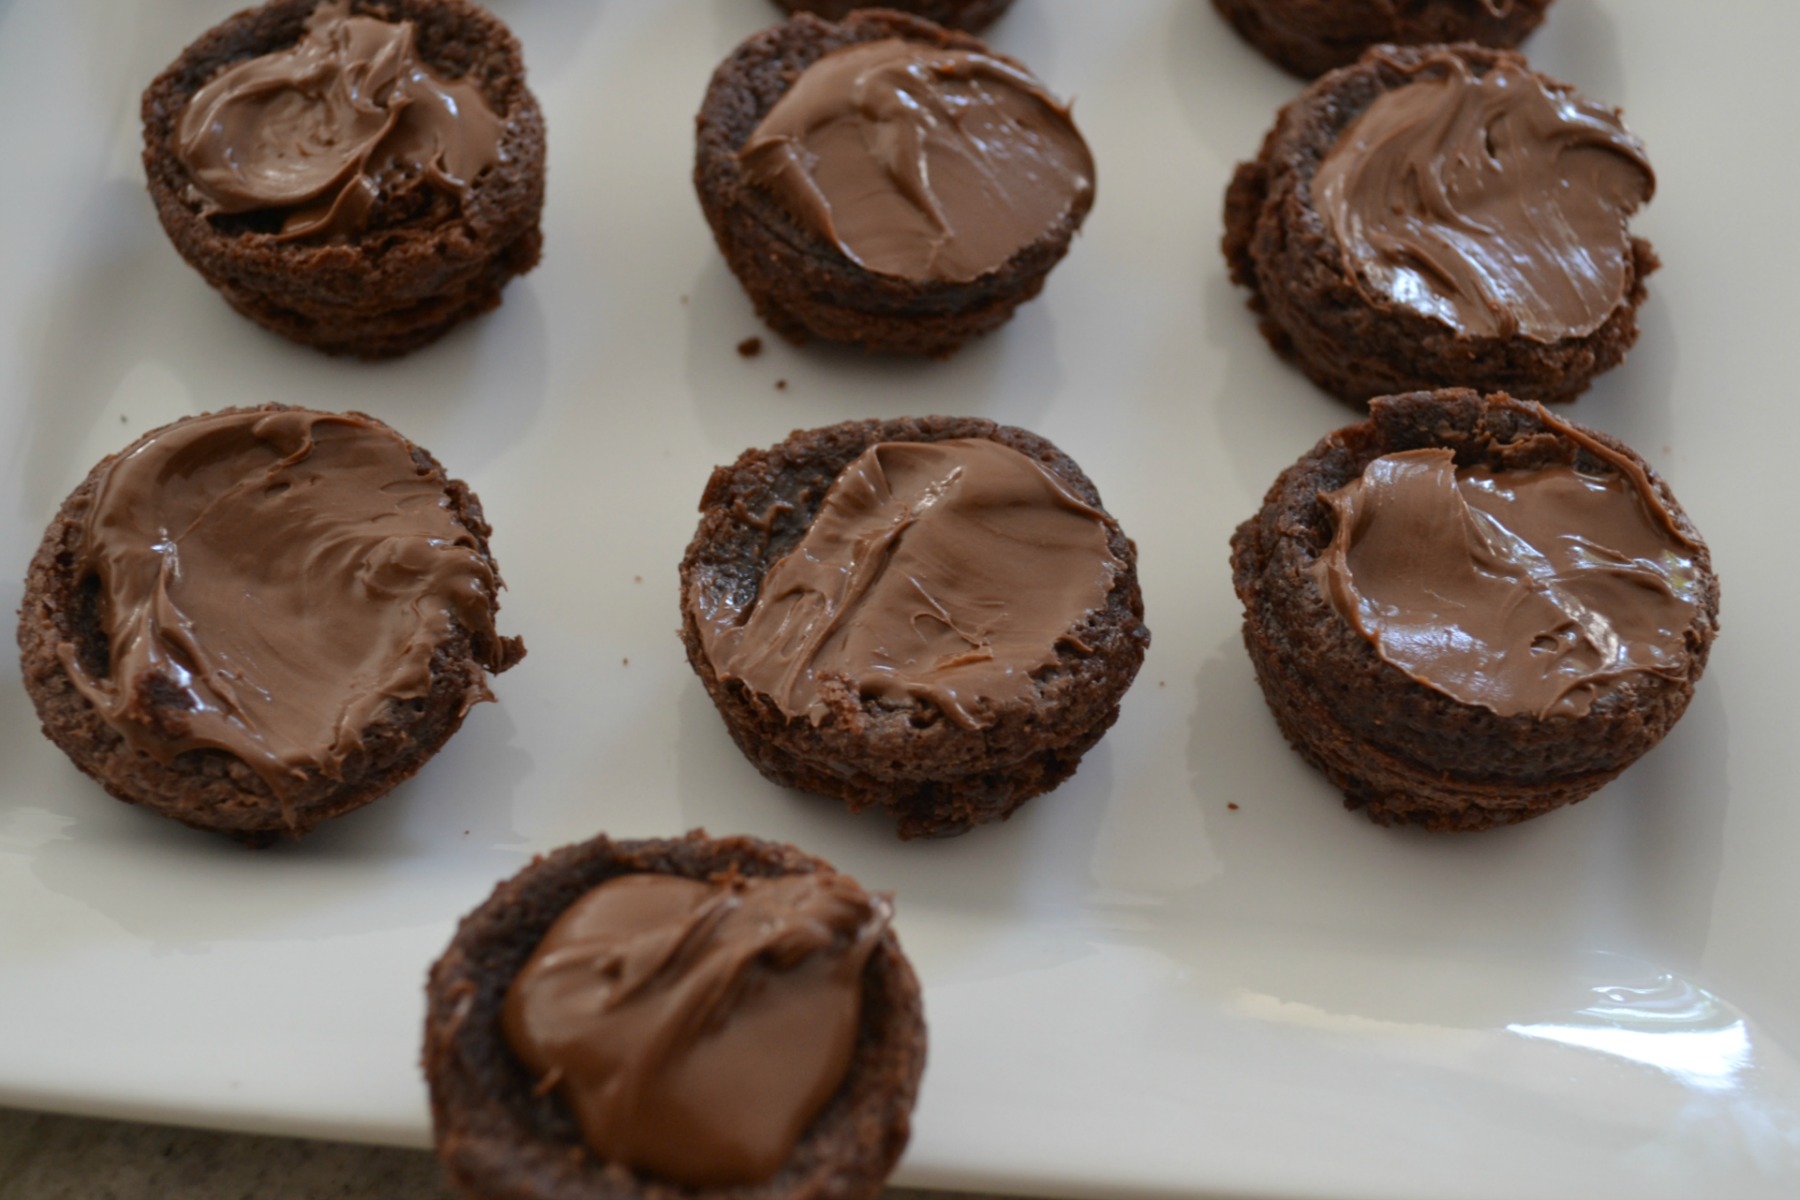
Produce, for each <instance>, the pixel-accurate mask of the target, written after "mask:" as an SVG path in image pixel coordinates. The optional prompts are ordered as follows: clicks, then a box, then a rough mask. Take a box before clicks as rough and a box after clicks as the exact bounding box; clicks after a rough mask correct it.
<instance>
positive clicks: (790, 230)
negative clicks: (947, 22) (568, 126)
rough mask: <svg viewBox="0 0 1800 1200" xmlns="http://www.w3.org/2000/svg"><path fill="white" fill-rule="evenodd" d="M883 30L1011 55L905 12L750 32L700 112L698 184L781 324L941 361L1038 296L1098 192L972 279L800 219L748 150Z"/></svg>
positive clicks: (719, 237)
mask: <svg viewBox="0 0 1800 1200" xmlns="http://www.w3.org/2000/svg"><path fill="white" fill-rule="evenodd" d="M883 38H901V39H903V40H906V41H909V42H918V43H921V44H924V45H927V46H934V47H942V48H945V49H952V50H965V51H972V52H976V53H981V54H987V55H991V56H993V57H995V58H998V59H1001V60H1002V61H1004V62H1013V60H1011V59H1008V58H1006V56H1005V55H1001V54H996V53H995V52H994V51H993V50H991V49H989V48H988V47H987V45H986V44H985V43H983V42H981V41H980V40H978V39H976V38H974V37H971V36H969V35H968V34H964V33H958V32H955V31H953V30H947V29H944V28H942V27H941V26H938V25H935V24H932V23H931V22H929V21H924V20H920V19H918V18H915V17H909V16H907V15H906V14H904V13H898V12H889V11H887V10H883V9H876V10H859V11H856V12H853V13H851V14H850V15H849V16H848V17H846V18H845V19H844V20H843V21H841V22H837V23H832V22H827V21H822V20H820V19H818V18H817V17H814V16H812V15H811V14H809V13H800V14H798V15H796V16H795V17H793V18H792V19H791V20H789V21H787V22H785V23H783V24H781V25H777V26H774V27H773V28H770V29H767V30H764V31H763V32H761V33H758V34H755V35H753V36H752V37H750V38H748V39H746V40H745V41H744V42H743V43H742V44H741V45H739V46H738V48H737V49H736V50H735V51H733V52H732V54H731V56H730V57H728V58H727V59H726V60H725V61H724V62H723V63H721V64H720V65H719V67H718V69H717V70H716V71H715V72H714V73H713V77H712V81H711V83H710V84H709V85H708V86H707V90H706V98H705V100H704V101H703V102H702V105H701V108H700V114H699V116H698V118H697V119H696V125H697V130H696V143H695V155H694V188H695V191H696V192H697V193H698V195H699V199H700V208H701V210H702V212H704V214H705V216H706V221H707V224H708V225H709V226H711V228H712V231H713V237H714V239H715V240H716V241H717V242H718V246H719V250H720V252H721V253H723V254H724V256H725V261H726V263H727V265H728V266H729V267H730V268H731V272H732V274H734V275H736V276H737V278H738V280H739V282H741V283H742V284H743V286H744V290H745V291H746V292H747V293H748V294H749V296H750V299H751V300H752V302H753V303H754V304H755V305H756V311H757V315H758V316H760V317H761V318H762V319H763V320H764V321H765V322H767V323H768V325H769V327H770V328H772V329H774V330H775V331H776V332H777V333H779V334H781V335H782V336H783V337H785V338H788V339H789V340H790V341H794V342H800V343H803V342H806V341H809V340H811V339H813V338H820V339H822V340H825V341H830V342H842V343H846V344H848V345H853V346H860V347H862V348H863V349H865V350H873V351H881V352H888V353H896V354H909V355H920V356H925V357H935V358H942V357H945V356H947V355H949V354H951V353H953V352H954V351H955V350H956V349H957V348H958V347H960V346H961V345H962V344H963V343H964V342H966V341H968V340H969V339H970V338H973V337H977V336H979V335H981V334H983V333H987V332H989V331H990V330H993V329H996V328H998V327H999V326H1000V325H1002V324H1004V323H1005V322H1006V321H1007V320H1008V319H1010V318H1011V316H1012V314H1013V310H1014V309H1015V308H1017V307H1018V306H1019V305H1020V304H1022V303H1024V302H1025V301H1027V300H1029V299H1031V298H1032V297H1033V296H1035V295H1037V293H1038V292H1039V291H1040V290H1041V289H1042V288H1043V286H1044V279H1045V277H1046V276H1047V275H1048V274H1049V272H1050V268H1051V267H1053V266H1055V265H1056V263H1057V262H1058V261H1059V260H1060V259H1061V258H1062V257H1063V255H1064V254H1066V253H1067V252H1068V249H1069V243H1070V241H1071V240H1072V239H1073V238H1074V236H1075V231H1076V230H1077V229H1078V228H1079V227H1080V225H1081V222H1082V220H1083V219H1084V218H1085V217H1086V216H1087V212H1088V209H1089V207H1091V204H1092V193H1089V195H1088V196H1087V197H1085V198H1084V200H1083V201H1082V202H1081V203H1079V204H1077V205H1076V206H1075V207H1074V208H1073V209H1072V210H1071V211H1070V212H1069V213H1068V214H1067V215H1066V216H1065V217H1064V218H1063V220H1062V221H1061V222H1060V223H1058V225H1057V226H1056V227H1055V228H1054V229H1052V230H1050V231H1049V232H1047V233H1046V234H1044V236H1042V237H1040V238H1039V239H1038V240H1037V241H1035V242H1033V243H1032V244H1031V245H1029V246H1027V247H1025V248H1024V249H1022V250H1020V251H1019V252H1018V253H1017V254H1015V255H1013V257H1012V258H1011V259H1009V260H1008V261H1007V262H1006V263H1005V265H1003V266H1002V267H1000V268H999V269H997V270H994V271H990V272H988V273H987V274H986V275H983V276H981V277H980V278H978V279H974V280H971V281H969V282H967V283H953V282H945V281H931V280H927V281H913V280H906V279H898V278H894V277H891V276H886V275H878V274H875V273H873V272H871V271H867V270H864V269H863V268H862V267H860V266H858V265H857V264H856V263H854V262H852V261H850V259H849V258H847V257H845V255H844V254H843V252H842V251H840V250H839V249H838V248H837V247H836V246H835V245H832V244H831V243H830V242H827V241H826V240H825V239H823V238H821V237H819V236H818V235H816V234H814V233H812V232H810V231H809V230H807V229H805V228H802V227H801V225H800V224H799V223H798V222H796V221H795V220H794V218H793V217H792V216H790V215H789V214H788V212H787V210H786V209H784V208H783V207H782V206H781V205H780V203H779V202H778V201H777V200H776V199H775V198H774V197H773V196H772V195H770V194H769V193H768V192H766V191H765V190H763V189H761V188H758V187H756V186H754V185H752V184H751V183H750V182H749V181H748V180H747V179H746V178H745V176H744V173H743V170H742V168H741V167H740V166H739V164H738V158H737V154H738V151H739V149H741V148H742V147H743V145H744V143H745V142H746V141H748V140H749V138H750V135H751V134H752V133H753V132H755V130H756V127H757V125H758V124H760V123H761V121H762V119H763V117H764V116H766V115H767V114H768V112H769V110H770V109H771V108H773V107H774V106H775V102H776V101H777V100H779V99H780V98H781V97H782V95H783V94H784V93H786V91H787V90H788V88H789V87H791V86H792V85H793V82H794V80H795V79H797V78H798V77H799V75H800V73H801V72H802V71H804V70H805V69H806V68H807V67H809V66H811V65H812V64H813V63H815V62H817V61H818V60H819V59H820V58H822V57H824V56H825V55H826V54H828V53H830V52H831V51H833V50H837V49H841V48H842V47H845V46H852V45H857V44H859V43H862V42H873V41H879V40H881V39H883ZM1013 65H1014V66H1017V67H1019V69H1020V70H1024V69H1025V68H1024V67H1023V66H1022V65H1021V64H1018V63H1013Z"/></svg>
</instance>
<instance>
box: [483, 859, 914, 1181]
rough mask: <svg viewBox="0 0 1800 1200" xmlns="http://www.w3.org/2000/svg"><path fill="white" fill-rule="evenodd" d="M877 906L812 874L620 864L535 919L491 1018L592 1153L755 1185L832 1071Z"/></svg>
mask: <svg viewBox="0 0 1800 1200" xmlns="http://www.w3.org/2000/svg"><path fill="white" fill-rule="evenodd" d="M889 914H890V910H889V905H888V903H887V901H886V900H884V899H881V898H879V897H874V896H870V895H869V894H868V893H867V892H864V891H863V890H862V889H861V888H860V887H858V886H857V885H856V883H855V881H853V880H851V879H849V878H847V877H845V876H842V875H837V874H833V873H829V872H823V873H820V874H814V875H787V876H781V877H779V878H773V879H764V878H746V877H743V876H739V875H735V874H734V875H729V876H726V877H724V878H723V879H720V880H717V881H715V882H712V883H702V882H698V881H696V880H692V879H683V878H678V877H675V876H669V875H625V876H621V877H619V878H616V879H612V880H609V881H607V882H606V883H603V884H601V885H600V886H599V887H597V888H595V889H594V890H593V891H590V892H588V893H587V894H586V895H584V896H582V897H581V898H580V899H578V900H577V901H576V902H575V903H574V904H573V905H571V906H570V907H569V909H568V910H567V911H566V912H565V913H564V914H563V915H562V916H561V917H559V918H558V919H557V921H556V923H555V924H554V925H552V926H551V927H550V930H549V932H548V933H547V934H545V936H544V940H543V941H542V942H540V943H539V944H538V947H537V949H536V951H535V952H534V953H533V954H532V956H531V959H530V961H528V962H527V963H526V964H525V966H524V968H523V969H522V970H521V971H520V972H519V974H518V976H517V977H516V978H515V979H514V980H513V982H512V985H511V986H510V988H509V989H508V991H507V994H506V1001H505V1006H504V1008H503V1010H502V1018H501V1028H502V1031H503V1033H504V1034H505V1037H506V1042H507V1044H508V1045H509V1046H510V1047H511V1048H512V1050H513V1052H514V1053H515V1054H517V1055H518V1056H519V1058H520V1059H521V1060H522V1061H523V1062H524V1063H525V1065H526V1066H527V1067H529V1068H530V1069H531V1071H532V1073H533V1074H534V1075H536V1076H537V1078H538V1079H539V1081H540V1087H542V1088H543V1089H544V1090H549V1089H551V1088H554V1089H555V1090H556V1092H557V1093H558V1094H559V1095H560V1096H561V1097H562V1098H563V1100H564V1101H565V1102H566V1103H567V1104H568V1105H569V1107H570V1108H571V1109H572V1110H573V1111H574V1113H575V1117H576V1120H577V1122H578V1124H579V1125H580V1127H581V1131H582V1137H583V1140H584V1141H586V1143H587V1144H588V1146H589V1147H590V1148H591V1149H592V1150H593V1151H594V1153H595V1154H597V1155H598V1156H599V1157H600V1158H602V1159H603V1160H605V1161H606V1162H608V1163H617V1164H620V1165H622V1166H625V1167H629V1168H631V1169H632V1170H635V1171H641V1172H644V1173H646V1174H650V1175H654V1176H657V1177H659V1178H662V1179H665V1180H669V1181H672V1182H675V1183H679V1184H685V1185H687V1186H689V1187H726V1186H730V1185H733V1184H746V1183H756V1182H760V1181H761V1180H764V1179H767V1178H768V1177H769V1176H771V1175H774V1174H775V1173H776V1172H777V1171H778V1170H780V1168H781V1166H782V1164H783V1163H784V1162H786V1161H787V1159H788V1157H789V1155H790V1154H791V1153H792V1151H793V1148H794V1145H795V1143H797V1142H798V1141H799V1140H800V1137H801V1135H802V1134H803V1133H804V1132H805V1131H806V1128H807V1126H808V1125H810V1124H811V1123H812V1120H813V1118H814V1117H816V1116H817V1115H818V1114H819V1111H820V1110H821V1109H822V1108H824V1106H825V1103H826V1101H828V1100H830V1098H831V1096H832V1094H833V1093H834V1092H836V1091H837V1089H838V1086H839V1084H841V1083H842V1082H843V1079H844V1076H845V1074H846V1072H847V1071H848V1069H849V1066H850V1060H851V1054H852V1052H853V1050H854V1049H855V1045H856V1033H857V1027H858V1024H859V1021H860V1018H861V1011H862V975H863V968H864V966H865V965H866V964H867V963H868V960H869V956H870V955H871V954H872V953H873V952H874V950H875V947H876V945H877V944H878V943H879V942H880V939H881V935H882V932H883V930H885V929H886V928H887V924H888V919H889Z"/></svg>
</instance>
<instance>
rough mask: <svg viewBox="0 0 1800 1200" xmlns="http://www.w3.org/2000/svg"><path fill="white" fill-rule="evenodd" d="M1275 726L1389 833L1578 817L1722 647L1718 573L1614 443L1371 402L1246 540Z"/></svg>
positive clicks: (1243, 558)
mask: <svg viewBox="0 0 1800 1200" xmlns="http://www.w3.org/2000/svg"><path fill="white" fill-rule="evenodd" d="M1231 564H1232V573H1233V583H1234V585H1235V586H1236V589H1237V593H1238V598H1239V599H1240V600H1241V601H1242V602H1243V605H1244V642H1245V645H1246V646H1247V647H1248V649H1249V651H1250V658H1251V662H1252V663H1253V664H1254V665H1255V667H1256V675H1257V680H1258V682H1259V683H1260V684H1261V685H1262V689H1263V695H1264V697H1265V699H1267V701H1268V703H1269V708H1270V709H1271V711H1272V712H1273V713H1274V715H1275V719H1276V723H1277V724H1278V725H1279V726H1280V727H1281V731H1282V733H1283V734H1284V735H1285V736H1286V737H1287V740H1288V741H1289V742H1290V743H1291V744H1292V745H1293V746H1294V748H1295V749H1296V750H1298V751H1299V752H1300V754H1301V755H1302V756H1303V757H1304V758H1306V759H1307V761H1309V762H1311V763H1312V764H1313V765H1314V766H1316V767H1318V768H1319V769H1320V770H1322V771H1323V772H1324V773H1325V774H1326V775H1327V776H1328V777H1329V778H1330V779H1331V781H1332V783H1334V784H1335V785H1337V786H1338V787H1339V788H1341V789H1343V792H1344V798H1345V804H1346V805H1347V806H1348V807H1352V808H1355V807H1361V808H1363V809H1364V810H1365V811H1366V812H1367V813H1368V815H1369V816H1370V817H1371V818H1372V819H1373V820H1375V821H1377V822H1378V823H1381V824H1384V825H1391V824H1407V823H1410V824H1416V825H1422V826H1424V827H1426V828H1428V829H1434V830H1465V829H1484V828H1488V827H1490V826H1493V825H1502V824H1511V823H1513V822H1517V821H1522V820H1525V819H1527V818H1529V817H1534V816H1538V815H1540V814H1542V813H1545V812H1548V811H1550V810H1551V809H1553V808H1557V807H1560V806H1562V805H1565V804H1572V803H1574V802H1575V801H1578V800H1581V799H1583V798H1584V797H1586V796H1588V795H1590V794H1592V793H1593V792H1594V791H1595V790H1596V789H1598V788H1599V787H1600V786H1601V785H1603V784H1605V783H1606V782H1607V781H1608V780H1610V779H1612V778H1613V777H1615V776H1616V775H1618V774H1619V772H1621V771H1623V770H1624V769H1625V768H1626V767H1628V766H1630V765H1631V764H1632V763H1633V762H1635V761H1636V760H1637V759H1638V758H1639V757H1640V756H1641V755H1643V754H1644V753H1645V752H1647V751H1648V750H1650V748H1651V747H1653V746H1655V745H1656V744H1657V742H1659V741H1661V740H1662V738H1663V736H1664V735H1665V734H1666V733H1667V732H1668V731H1669V729H1670V728H1671V727H1672V726H1673V725H1674V724H1675V722H1676V720H1677V719H1678V718H1679V717H1680V716H1681V714H1682V712H1683V711H1684V710H1685V709H1686V708H1687V705H1688V701H1689V699H1690V698H1691V697H1692V695H1693V691H1694V684H1695V682H1696V681H1697V680H1698V679H1699V678H1700V675H1701V672H1702V671H1703V670H1704V669H1705V666H1706V660H1707V655H1708V653H1709V651H1710V649H1711V646H1712V642H1713V638H1714V637H1715V635H1716V634H1717V632H1718V624H1719V621H1718V618H1719V584H1718V579H1717V577H1716V576H1715V575H1714V574H1713V571H1712V560H1711V556H1710V555H1709V554H1708V552H1707V548H1706V544H1705V543H1704V542H1703V541H1702V540H1701V538H1700V534H1699V532H1698V531H1697V530H1696V529H1695V528H1694V526H1693V523H1692V522H1691V521H1690V520H1689V519H1688V517H1687V515H1686V514H1685V513H1684V512H1683V511H1682V509H1681V506H1680V505H1679V504H1677V503H1676V501H1675V497H1674V496H1673V494H1671V493H1670V491H1669V489H1668V486H1667V485H1666V484H1664V483H1663V482H1662V480H1660V479H1659V478H1657V476H1656V473H1655V472H1654V471H1652V470H1651V469H1650V468H1649V467H1648V466H1647V465H1646V464H1645V463H1644V461H1643V459H1642V458H1640V457H1639V456H1638V455H1637V454H1635V453H1633V452H1632V451H1631V450H1630V449H1628V448H1627V447H1625V446H1624V445H1622V444H1621V443H1619V442H1618V441H1617V440H1616V439H1613V438H1611V437H1608V436H1607V435H1605V434H1602V433H1599V432H1596V431H1594V430H1591V429H1586V428H1584V427H1582V426H1579V425H1576V424H1573V423H1571V422H1566V421H1563V420H1561V419H1559V418H1557V417H1554V416H1552V415H1551V414H1550V413H1549V411H1548V410H1546V409H1544V408H1543V407H1542V406H1540V405H1534V404H1526V403H1523V402H1521V401H1518V400H1514V399H1513V398H1511V397H1509V396H1505V395H1491V396H1488V397H1485V398H1484V397H1481V396H1478V395H1477V394H1476V393H1474V392H1471V391H1467V390H1461V389H1450V390H1444V391H1438V392H1422V393H1415V394H1411V395H1404V396H1389V397H1383V398H1381V399H1378V400H1376V401H1375V402H1374V404H1373V405H1371V409H1370V418H1369V420H1367V421H1365V422H1363V423H1361V424H1358V425H1352V426H1349V427H1348V428H1345V429H1341V430H1339V431H1338V432H1337V433H1334V434H1332V435H1331V436H1330V437H1327V438H1326V439H1324V440H1323V441H1321V442H1320V443H1319V444H1318V445H1317V446H1315V447H1314V448H1313V450H1312V451H1311V452H1310V453H1308V454H1307V455H1305V456H1304V457H1302V458H1301V459H1300V460H1299V461H1298V462H1297V463H1295V464H1294V465H1293V466H1292V467H1289V468H1288V469H1287V470H1286V471H1284V472H1283V473H1282V474H1281V476H1280V477H1279V478H1278V479H1277V480H1276V481H1275V484H1274V486H1273V487H1271V488H1270V489H1269V493H1268V496H1267V498H1266V499H1265V500H1264V502H1263V507H1262V510H1261V511H1260V512H1259V513H1258V514H1257V515H1256V516H1254V517H1252V518H1251V519H1250V520H1248V521H1246V522H1244V523H1243V524H1242V525H1240V526H1239V527H1238V529H1237V532H1236V534H1235V535H1233V537H1232V540H1231Z"/></svg>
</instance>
